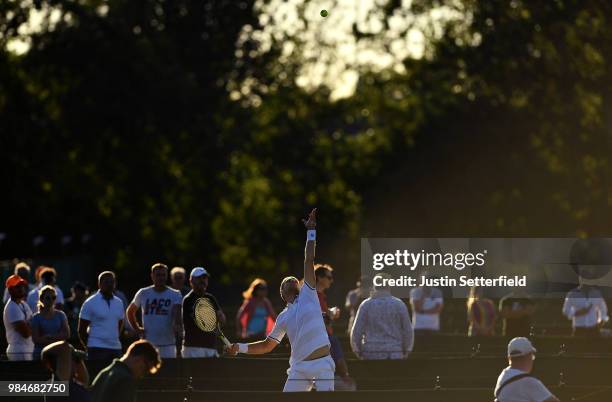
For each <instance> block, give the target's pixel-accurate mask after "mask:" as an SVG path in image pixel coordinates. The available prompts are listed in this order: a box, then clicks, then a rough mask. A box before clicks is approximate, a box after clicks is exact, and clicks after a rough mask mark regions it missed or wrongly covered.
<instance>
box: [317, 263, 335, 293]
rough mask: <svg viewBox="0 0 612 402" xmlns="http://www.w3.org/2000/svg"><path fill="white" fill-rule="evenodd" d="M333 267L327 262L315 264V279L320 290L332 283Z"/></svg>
mask: <svg viewBox="0 0 612 402" xmlns="http://www.w3.org/2000/svg"><path fill="white" fill-rule="evenodd" d="M333 271H334V269H333V268H332V267H331V266H330V265H328V264H317V265H315V270H314V273H315V278H316V280H317V288H319V289H321V290H326V289H329V288H330V287H331V285H332V283H334V274H333Z"/></svg>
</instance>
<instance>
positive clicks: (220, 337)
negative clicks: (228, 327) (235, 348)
mask: <svg viewBox="0 0 612 402" xmlns="http://www.w3.org/2000/svg"><path fill="white" fill-rule="evenodd" d="M219 339H221V341H222V342H223V344H224V345H225V346H227V347H228V348H229V347H230V346H232V343H231V342H230V341H228V340H227V338H226V337H224V336H219Z"/></svg>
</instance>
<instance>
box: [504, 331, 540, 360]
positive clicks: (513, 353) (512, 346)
mask: <svg viewBox="0 0 612 402" xmlns="http://www.w3.org/2000/svg"><path fill="white" fill-rule="evenodd" d="M535 352H537V350H536V348H534V347H533V345H532V344H531V342H530V341H529V339H527V338H525V337H523V336H520V337H518V338H514V339H512V340H511V341H510V343H508V357H518V356H525V355H528V354H529V353H535Z"/></svg>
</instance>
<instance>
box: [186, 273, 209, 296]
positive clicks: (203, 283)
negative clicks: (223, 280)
mask: <svg viewBox="0 0 612 402" xmlns="http://www.w3.org/2000/svg"><path fill="white" fill-rule="evenodd" d="M208 277H209V275H208V271H206V269H204V268H202V267H195V268H194V269H192V270H191V274H189V283H190V284H191V289H193V291H194V292H195V293H196V294H203V293H204V292H206V289H208Z"/></svg>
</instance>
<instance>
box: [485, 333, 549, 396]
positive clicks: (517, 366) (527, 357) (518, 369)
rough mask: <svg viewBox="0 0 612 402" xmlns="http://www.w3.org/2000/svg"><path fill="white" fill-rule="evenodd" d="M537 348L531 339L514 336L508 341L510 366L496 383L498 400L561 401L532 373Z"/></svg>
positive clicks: (495, 393)
mask: <svg viewBox="0 0 612 402" xmlns="http://www.w3.org/2000/svg"><path fill="white" fill-rule="evenodd" d="M535 353H536V349H535V348H534V347H533V345H532V344H531V342H530V341H529V339H527V338H524V337H518V338H513V339H512V340H511V341H510V343H508V363H509V366H508V367H506V368H505V369H503V370H502V372H501V374H500V375H499V377H498V378H497V384H496V385H495V391H494V395H495V401H496V402H559V399H558V398H557V397H556V396H554V395H553V394H552V393H551V392H550V391H549V390H548V388H546V386H544V384H542V382H541V381H540V380H538V379H537V378H535V377H534V376H532V375H531V370H533V362H534V360H535Z"/></svg>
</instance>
